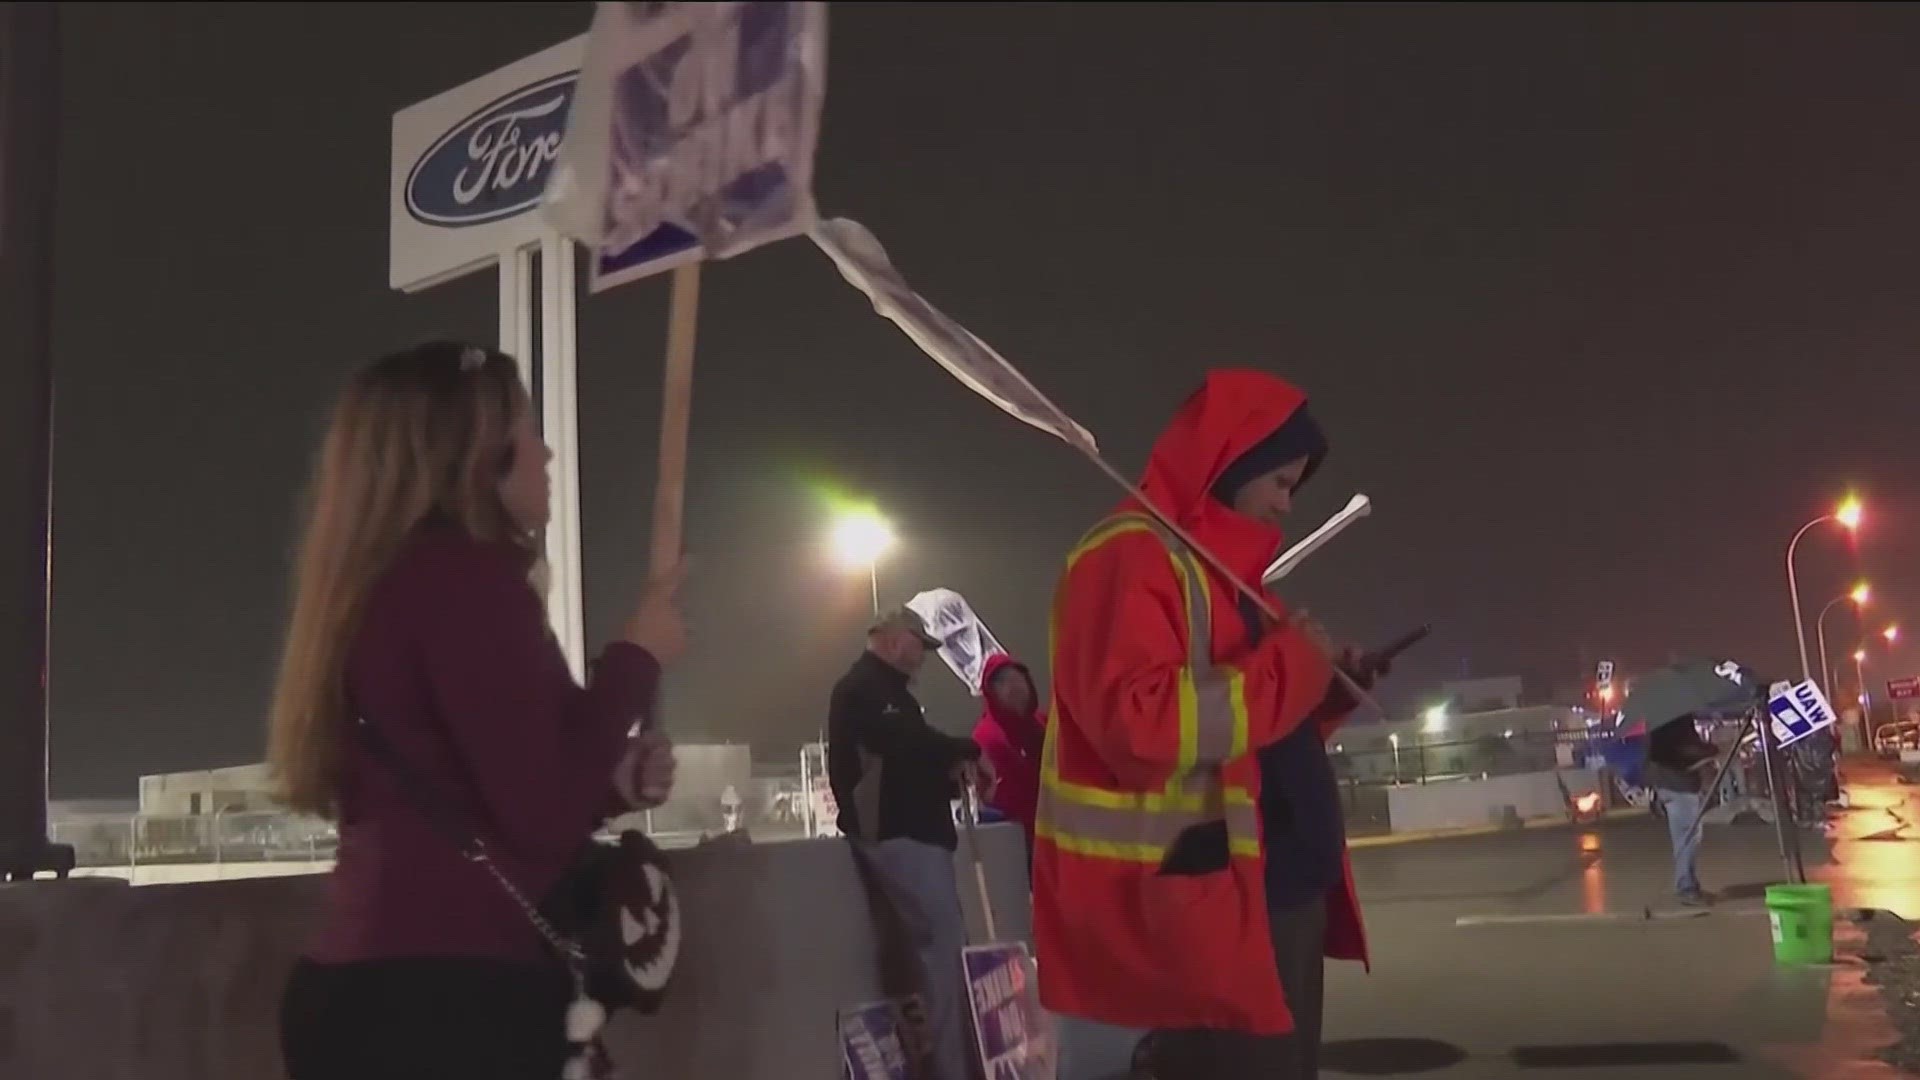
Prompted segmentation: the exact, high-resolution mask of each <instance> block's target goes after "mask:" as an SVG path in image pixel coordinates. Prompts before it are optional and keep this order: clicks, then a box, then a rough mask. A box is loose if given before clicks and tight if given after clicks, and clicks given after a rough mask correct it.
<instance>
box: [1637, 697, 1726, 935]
mask: <svg viewBox="0 0 1920 1080" xmlns="http://www.w3.org/2000/svg"><path fill="white" fill-rule="evenodd" d="M1713 765H1714V747H1713V744H1712V743H1710V742H1708V741H1707V740H1705V739H1703V738H1701V737H1700V729H1699V728H1698V727H1697V726H1696V725H1695V723H1694V717H1693V714H1691V713H1689V714H1687V715H1685V716H1682V717H1680V718H1679V719H1677V720H1674V721H1671V722H1669V723H1666V724H1662V725H1661V726H1660V727H1657V728H1655V729H1654V730H1653V734H1652V736H1650V737H1649V738H1648V740H1647V781H1648V782H1649V783H1650V784H1652V785H1653V789H1654V791H1655V792H1657V793H1658V795H1659V798H1660V808H1661V809H1662V810H1664V811H1665V812H1666V815H1667V834H1668V837H1669V839H1670V840H1671V841H1672V843H1673V891H1674V895H1675V896H1677V897H1678V898H1679V900H1680V902H1681V903H1682V904H1685V905H1688V906H1689V907H1703V906H1705V905H1707V904H1709V903H1712V901H1713V897H1712V895H1711V894H1709V893H1708V892H1707V891H1706V890H1705V889H1702V888H1701V887H1700V870H1699V858H1700V826H1699V821H1700V815H1701V813H1702V812H1704V810H1705V809H1706V796H1707V794H1708V793H1707V792H1704V791H1702V790H1701V789H1702V787H1703V786H1704V785H1705V783H1706V780H1707V776H1708V775H1709V774H1710V773H1711V772H1712V771H1713Z"/></svg>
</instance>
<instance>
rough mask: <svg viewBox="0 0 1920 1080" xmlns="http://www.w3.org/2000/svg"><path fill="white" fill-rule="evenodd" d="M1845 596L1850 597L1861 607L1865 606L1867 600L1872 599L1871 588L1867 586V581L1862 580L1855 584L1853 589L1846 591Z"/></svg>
mask: <svg viewBox="0 0 1920 1080" xmlns="http://www.w3.org/2000/svg"><path fill="white" fill-rule="evenodd" d="M1847 596H1848V597H1849V598H1850V599H1852V600H1853V602H1854V603H1856V604H1858V605H1860V606H1861V607H1866V606H1867V601H1868V600H1871V599H1873V590H1872V589H1869V588H1867V583H1866V582H1864V581H1863V582H1861V583H1860V584H1858V585H1855V586H1854V587H1853V591H1852V592H1850V593H1848V594H1847Z"/></svg>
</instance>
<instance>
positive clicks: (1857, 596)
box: [1813, 581, 1873, 699]
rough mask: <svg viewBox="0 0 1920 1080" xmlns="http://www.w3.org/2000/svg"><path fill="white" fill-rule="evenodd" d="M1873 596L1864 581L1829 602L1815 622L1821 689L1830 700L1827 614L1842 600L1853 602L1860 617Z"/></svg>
mask: <svg viewBox="0 0 1920 1080" xmlns="http://www.w3.org/2000/svg"><path fill="white" fill-rule="evenodd" d="M1872 596H1873V591H1872V590H1871V589H1869V588H1867V583H1866V582H1864V581H1863V582H1861V583H1860V584H1858V585H1855V586H1854V587H1853V590H1852V591H1851V592H1848V593H1845V594H1843V595H1840V596H1836V597H1834V598H1833V599H1831V600H1829V601H1827V606H1826V607H1823V608H1821V609H1820V617H1819V618H1817V619H1815V620H1813V629H1814V635H1815V637H1816V639H1817V640H1818V641H1819V643H1820V689H1822V690H1824V691H1826V694H1827V697H1828V698H1829V699H1832V698H1833V697H1834V696H1835V695H1834V692H1833V668H1832V665H1830V664H1828V663H1827V612H1829V611H1832V610H1833V606H1834V605H1835V604H1838V603H1840V602H1841V601H1842V600H1851V601H1853V609H1854V613H1855V616H1856V617H1858V614H1859V611H1860V609H1861V608H1864V607H1866V606H1867V601H1868V600H1869V599H1871V598H1872Z"/></svg>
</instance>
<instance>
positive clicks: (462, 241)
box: [387, 37, 586, 678]
mask: <svg viewBox="0 0 1920 1080" xmlns="http://www.w3.org/2000/svg"><path fill="white" fill-rule="evenodd" d="M585 49H586V38H585V37H576V38H572V39H570V40H568V41H563V42H561V43H560V44H558V45H555V46H553V47H552V48H548V49H543V50H541V51H540V52H537V53H535V54H533V55H532V56H529V57H526V58H525V59H522V60H516V61H514V62H513V63H511V64H508V65H507V66H505V67H503V68H500V69H499V70H497V71H494V72H491V73H489V74H487V75H483V76H481V77H480V78H478V79H475V80H473V81H472V82H469V83H466V84H464V85H462V86H458V87H455V88H454V89H452V90H448V91H447V92H445V93H443V94H436V95H434V96H433V97H430V98H428V99H426V100H425V101H421V102H418V103H416V104H414V105H410V106H408V107H407V108H405V109H402V110H400V111H399V112H397V113H395V114H394V115H393V143H392V146H393V156H392V174H391V185H390V188H389V195H388V210H387V220H388V257H387V283H388V284H389V285H390V286H391V287H393V288H395V289H400V290H402V291H405V292H418V291H420V290H423V289H428V288H432V287H433V286H435V285H439V284H441V283H443V282H447V281H451V280H453V279H455V278H459V277H464V276H465V275H467V274H471V273H475V272H477V271H481V270H487V269H490V268H491V269H495V270H496V272H497V273H498V275H499V279H500V338H499V340H500V349H501V351H503V352H506V353H509V354H511V355H512V356H513V357H514V358H515V359H516V360H518V361H519V362H520V365H521V367H520V374H521V377H522V378H523V379H524V380H525V381H526V383H527V386H528V388H529V390H530V392H532V393H533V394H534V395H535V397H536V400H537V401H538V402H539V407H540V426H541V432H542V434H543V435H544V436H545V438H546V440H547V443H548V445H549V446H551V447H552V448H553V467H552V474H553V495H552V499H553V512H552V515H551V521H550V523H549V524H548V526H547V535H546V558H547V564H548V572H549V574H550V582H549V589H548V594H547V615H548V618H549V619H550V620H551V621H552V623H553V631H554V636H555V637H556V638H558V639H559V641H560V646H561V649H562V650H563V651H564V652H565V653H566V656H567V662H568V664H569V665H571V666H572V668H573V673H574V675H575V677H576V678H578V677H583V676H584V674H585V654H586V641H585V631H584V628H583V626H582V620H581V611H582V605H581V596H580V587H581V574H580V449H579V440H578V435H577V427H576V422H575V418H576V415H577V408H576V406H577V392H576V389H575V370H576V356H575V349H574V327H575V318H576V312H575V301H576V296H577V290H576V288H575V285H574V265H573V245H572V243H571V242H570V241H568V240H567V239H566V237H564V236H563V235H561V234H560V232H559V231H557V230H556V229H554V228H553V227H552V226H551V225H549V224H548V223H547V221H546V219H545V217H544V216H543V215H541V213H540V212H539V211H540V205H541V197H542V195H543V193H544V192H545V190H546V185H547V179H548V177H549V176H550V175H551V174H552V172H553V165H554V162H555V161H556V160H557V159H558V157H559V153H560V144H561V139H562V137H563V135H564V132H565V130H566V123H567V115H568V112H569V110H570V108H571V107H572V104H573V98H574V91H575V87H576V85H577V83H578V79H579V72H580V62H581V58H582V56H583V55H584V53H585ZM536 252H537V253H538V256H539V261H538V263H537V264H536V263H535V261H534V259H535V254H536ZM536 265H537V266H538V269H539V289H540V295H539V298H538V303H539V312H540V323H539V325H540V340H539V341H538V343H536V342H535V341H534V338H533V327H534V321H533V313H534V304H535V297H534V277H535V275H534V271H535V267H536Z"/></svg>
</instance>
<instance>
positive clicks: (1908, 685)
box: [1887, 675, 1920, 701]
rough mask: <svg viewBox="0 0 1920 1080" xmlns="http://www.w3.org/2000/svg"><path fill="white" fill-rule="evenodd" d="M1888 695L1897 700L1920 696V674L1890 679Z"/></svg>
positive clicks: (1888, 681)
mask: <svg viewBox="0 0 1920 1080" xmlns="http://www.w3.org/2000/svg"><path fill="white" fill-rule="evenodd" d="M1887 696H1888V697H1890V698H1892V699H1893V700H1895V701H1906V700H1909V699H1912V698H1920V675H1915V676H1909V677H1908V678H1905V679H1888V680H1887Z"/></svg>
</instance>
